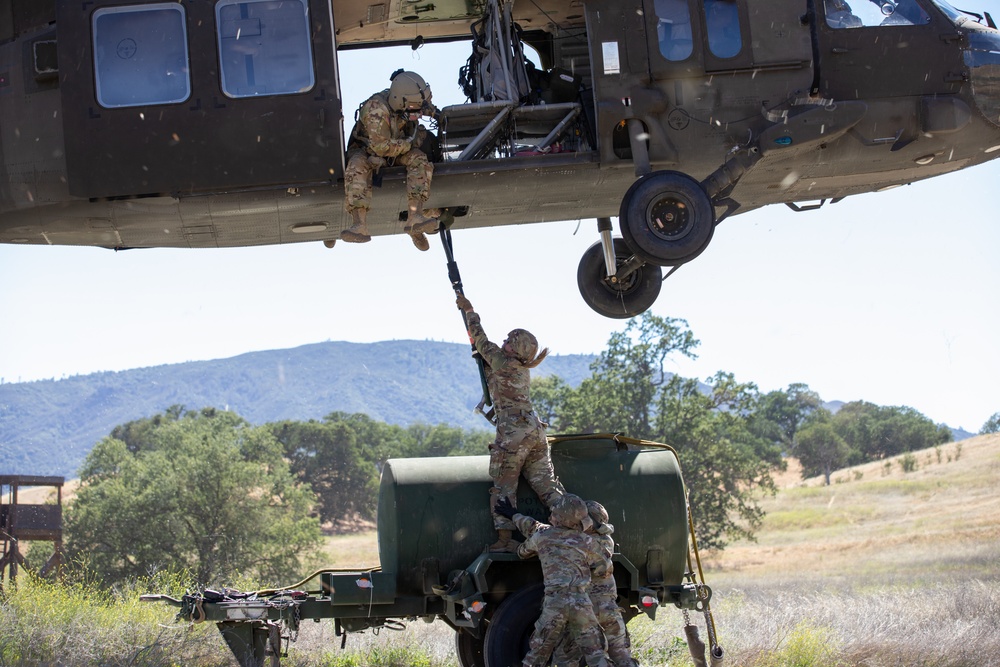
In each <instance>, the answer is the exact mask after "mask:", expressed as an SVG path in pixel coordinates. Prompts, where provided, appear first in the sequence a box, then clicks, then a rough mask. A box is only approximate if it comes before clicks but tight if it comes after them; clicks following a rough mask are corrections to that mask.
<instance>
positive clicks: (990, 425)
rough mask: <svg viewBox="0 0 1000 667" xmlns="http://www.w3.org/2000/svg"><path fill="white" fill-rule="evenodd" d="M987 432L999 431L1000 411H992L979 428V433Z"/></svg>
mask: <svg viewBox="0 0 1000 667" xmlns="http://www.w3.org/2000/svg"><path fill="white" fill-rule="evenodd" d="M988 433H1000V412H994V413H993V416H992V417H990V418H989V419H987V420H986V423H985V424H983V427H982V428H981V429H979V435H986V434H988Z"/></svg>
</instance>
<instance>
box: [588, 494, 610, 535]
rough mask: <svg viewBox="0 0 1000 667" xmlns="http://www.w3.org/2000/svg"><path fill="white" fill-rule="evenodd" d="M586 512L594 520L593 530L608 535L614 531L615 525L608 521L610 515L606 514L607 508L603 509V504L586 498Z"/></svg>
mask: <svg viewBox="0 0 1000 667" xmlns="http://www.w3.org/2000/svg"><path fill="white" fill-rule="evenodd" d="M587 513H588V514H589V515H590V518H591V520H593V522H594V526H595V528H594V532H596V533H600V534H601V535H610V534H611V533H613V532H615V527H614V526H612V525H611V523H610V518H611V517H609V516H608V510H606V509H604V505H602V504H601V503H599V502H597V501H596V500H588V501H587Z"/></svg>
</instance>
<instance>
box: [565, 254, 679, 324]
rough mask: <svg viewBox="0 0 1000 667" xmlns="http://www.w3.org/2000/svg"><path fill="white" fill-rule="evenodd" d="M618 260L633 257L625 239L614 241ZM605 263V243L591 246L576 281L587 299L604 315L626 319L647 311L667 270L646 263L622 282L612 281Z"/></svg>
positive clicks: (582, 259)
mask: <svg viewBox="0 0 1000 667" xmlns="http://www.w3.org/2000/svg"><path fill="white" fill-rule="evenodd" d="M612 243H613V245H614V249H615V261H616V262H617V265H618V266H621V265H622V264H624V263H625V261H626V260H627V259H628V258H629V257H631V256H632V251H631V250H630V249H629V247H628V245H627V244H626V243H625V240H624V239H621V238H618V237H615V238H614V239H613V241H612ZM607 275H608V274H607V269H606V268H605V266H604V249H603V248H602V247H601V242H600V241H598V242H597V243H595V244H594V245H592V246H590V247H589V248H587V252H585V253H583V257H582V258H581V259H580V266H579V268H577V271H576V282H577V285H578V286H579V288H580V295H581V296H582V297H583V300H584V301H585V302H586V303H587V305H588V306H590V307H591V308H592V309H594V310H595V311H596V312H598V313H600V314H601V315H603V316H604V317H611V318H614V319H619V320H622V319H625V318H628V317H635V316H636V315H639V314H641V313H644V312H645V311H647V310H649V307H650V306H652V305H653V302H654V301H656V297H658V296H659V295H660V286H661V285H662V284H663V272H662V271H661V270H660V267H659V266H654V265H652V264H643V265H642V266H640V267H639V268H638V269H636V270H635V271H634V272H633V273H632V275H630V276H628V277H627V278H625V280H623V281H621V282H620V283H611V282H610V281H608V278H607Z"/></svg>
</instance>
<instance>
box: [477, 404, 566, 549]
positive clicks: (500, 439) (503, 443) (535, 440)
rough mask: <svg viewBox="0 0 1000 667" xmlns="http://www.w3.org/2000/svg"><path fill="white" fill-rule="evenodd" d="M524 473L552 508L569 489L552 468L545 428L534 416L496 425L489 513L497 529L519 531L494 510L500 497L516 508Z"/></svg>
mask: <svg viewBox="0 0 1000 667" xmlns="http://www.w3.org/2000/svg"><path fill="white" fill-rule="evenodd" d="M521 475H524V478H525V479H526V480H528V484H530V485H531V488H532V489H533V490H534V492H535V493H537V494H538V497H539V499H540V500H541V501H542V502H543V503H545V506H546V507H548V508H550V509H551V508H552V506H553V505H555V504H556V503H557V502H558V501H559V500H561V499H562V497H563V496H564V495H566V489H565V488H563V485H562V484H561V483H560V482H559V480H558V479H556V475H555V471H554V470H553V469H552V458H551V456H550V453H549V442H548V440H546V439H545V428H544V427H543V426H542V424H541V422H539V421H538V419H536V418H535V417H534V416H520V417H514V418H510V419H501V420H500V422H499V423H498V424H497V439H496V441H495V442H494V443H493V444H492V445H490V477H492V478H493V488H492V489H490V512H491V513H493V526H494V527H495V528H496V529H497V530H517V528H516V526H514V522H513V521H511V520H510V519H508V518H507V517H504V516H500V515H499V514H496V513H495V512H493V505H494V503H496V501H497V500H499V499H500V498H507V499H508V500H510V502H511V504H512V505H514V507H517V482H518V479H519V478H520V477H521Z"/></svg>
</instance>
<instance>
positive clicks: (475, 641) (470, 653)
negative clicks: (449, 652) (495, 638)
mask: <svg viewBox="0 0 1000 667" xmlns="http://www.w3.org/2000/svg"><path fill="white" fill-rule="evenodd" d="M484 643H485V640H484V638H483V637H473V636H472V633H471V632H466V631H465V630H458V631H456V632H455V653H456V654H457V655H458V664H459V665H461V666H462V667H486V658H485V657H484V655H483V645H484Z"/></svg>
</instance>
